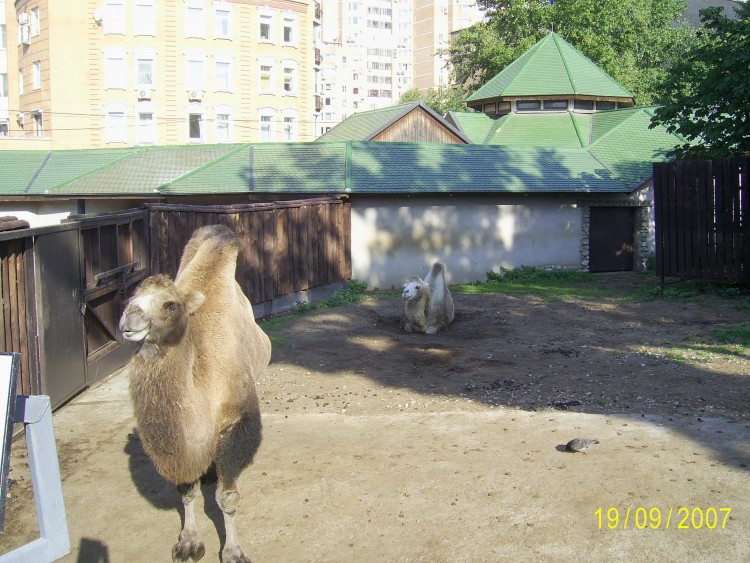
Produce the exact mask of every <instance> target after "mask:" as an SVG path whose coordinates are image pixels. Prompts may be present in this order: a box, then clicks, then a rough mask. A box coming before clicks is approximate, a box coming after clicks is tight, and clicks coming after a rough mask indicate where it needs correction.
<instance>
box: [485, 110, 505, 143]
mask: <svg viewBox="0 0 750 563" xmlns="http://www.w3.org/2000/svg"><path fill="white" fill-rule="evenodd" d="M509 115H510V114H509V113H506V114H505V115H501V116H500V117H498V118H497V119H496V120H495V122H494V123H493V124H492V126H491V127H490V130H489V131H487V135H486V136H485V137H484V139H483V140H482V145H486V144H487V143H489V142H490V140H491V139H492V138H493V137H494V136H495V135H497V132H498V131H499V130H500V129H501V128H502V127H503V126H504V125H505V124H506V123H507V122H508V120H509V119H510V118H509V117H508V116H509Z"/></svg>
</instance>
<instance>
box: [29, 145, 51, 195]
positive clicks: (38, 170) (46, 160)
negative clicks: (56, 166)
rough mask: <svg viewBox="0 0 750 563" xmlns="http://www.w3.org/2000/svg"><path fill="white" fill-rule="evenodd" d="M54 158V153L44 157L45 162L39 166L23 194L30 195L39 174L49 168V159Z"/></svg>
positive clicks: (48, 152)
mask: <svg viewBox="0 0 750 563" xmlns="http://www.w3.org/2000/svg"><path fill="white" fill-rule="evenodd" d="M50 158H52V151H47V156H45V157H44V160H43V161H42V163H41V164H40V165H39V168H37V170H36V172H34V175H33V176H32V177H31V180H29V183H28V184H26V187H25V188H24V190H23V193H25V194H27V193H29V190H30V189H31V186H33V185H34V182H36V179H37V178H38V177H39V174H41V173H42V170H44V168H45V167H46V166H47V163H48V162H49V159H50Z"/></svg>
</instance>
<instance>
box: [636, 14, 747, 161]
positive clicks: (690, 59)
mask: <svg viewBox="0 0 750 563" xmlns="http://www.w3.org/2000/svg"><path fill="white" fill-rule="evenodd" d="M700 14H701V21H702V22H703V28H702V33H701V34H700V37H699V38H698V40H697V42H696V43H695V44H694V45H693V46H692V47H691V48H690V49H688V50H687V51H686V52H685V53H684V54H683V56H682V57H680V59H679V60H677V61H675V63H674V64H673V65H672V66H671V67H670V68H669V70H668V72H667V76H666V79H665V83H664V91H665V92H667V95H665V97H664V99H662V100H661V105H660V107H659V108H657V110H656V113H655V115H654V117H653V119H652V120H651V126H652V127H655V126H656V125H658V124H662V125H665V126H666V127H667V130H668V131H670V132H671V133H676V134H678V135H681V136H682V137H684V138H685V139H686V141H687V142H686V143H684V144H682V145H680V146H679V147H677V148H676V149H675V151H674V153H673V155H672V156H682V157H691V156H709V157H721V156H728V155H732V154H741V153H750V5H748V4H745V5H744V6H742V7H741V8H740V9H738V10H737V15H738V17H739V19H736V20H734V19H730V18H728V17H726V16H725V15H724V11H723V9H722V8H706V9H704V10H701V12H700Z"/></svg>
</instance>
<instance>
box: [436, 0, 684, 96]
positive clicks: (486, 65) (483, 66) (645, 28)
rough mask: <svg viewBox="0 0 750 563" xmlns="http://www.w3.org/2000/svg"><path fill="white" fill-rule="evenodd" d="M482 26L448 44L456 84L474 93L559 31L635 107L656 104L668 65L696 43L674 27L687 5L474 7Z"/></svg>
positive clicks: (630, 2)
mask: <svg viewBox="0 0 750 563" xmlns="http://www.w3.org/2000/svg"><path fill="white" fill-rule="evenodd" d="M479 5H480V6H481V7H483V8H485V9H486V10H487V21H485V22H482V23H479V24H476V25H474V26H472V27H470V28H468V29H466V30H464V31H462V32H461V33H459V35H458V37H457V38H456V39H455V40H454V41H453V42H451V46H450V47H449V48H448V50H447V55H448V58H449V60H450V63H451V65H452V66H453V69H454V75H455V76H454V77H455V78H456V80H457V82H459V83H461V84H464V85H466V86H467V88H468V89H469V90H475V89H476V88H478V87H479V86H481V85H482V84H484V83H485V82H487V80H489V79H490V78H492V77H493V76H495V75H496V74H497V73H498V72H500V71H501V70H503V69H504V68H505V67H506V66H508V64H510V63H511V62H512V61H513V60H515V59H516V58H518V57H519V56H520V55H522V54H523V53H524V52H525V51H526V50H527V49H529V47H531V46H532V45H534V43H536V42H537V41H539V40H540V39H541V38H542V37H544V36H545V35H546V34H547V33H549V32H550V31H551V30H554V31H556V32H557V33H559V34H560V35H561V36H562V37H564V38H565V39H566V40H567V41H569V42H570V43H571V44H572V45H574V46H575V47H577V48H578V49H579V50H581V51H582V52H583V53H584V54H585V55H586V56H588V57H589V58H590V59H591V60H592V61H594V62H595V63H597V64H598V65H599V66H601V67H602V68H603V69H604V70H605V71H606V72H607V73H609V74H610V75H611V76H612V77H613V78H615V79H616V80H617V81H618V82H620V83H621V84H622V85H623V86H625V87H626V88H628V89H629V90H630V91H631V92H633V94H634V95H635V97H636V101H637V102H638V103H640V104H650V103H652V102H653V101H654V100H655V99H656V98H658V97H659V95H660V92H659V90H658V88H659V86H660V85H661V84H662V83H663V76H664V73H665V71H666V65H667V64H669V63H670V62H671V61H673V60H675V58H677V57H678V56H679V55H680V53H681V52H683V51H684V49H685V48H686V46H687V45H689V44H690V43H691V41H692V39H693V37H694V30H692V29H690V28H689V27H687V25H686V24H685V25H682V24H680V25H676V24H675V22H678V21H679V20H680V18H681V17H682V12H683V11H684V9H685V1H684V0H557V1H554V2H550V1H549V0H479Z"/></svg>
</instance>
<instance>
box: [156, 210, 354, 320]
mask: <svg viewBox="0 0 750 563" xmlns="http://www.w3.org/2000/svg"><path fill="white" fill-rule="evenodd" d="M350 205H351V204H350V203H348V202H347V201H343V200H341V199H338V198H332V197H324V198H314V199H304V200H294V201H275V202H269V203H250V204H243V205H219V206H206V207H201V206H193V205H189V206H188V205H166V204H149V205H147V208H148V210H149V224H150V238H151V272H152V273H159V272H160V273H164V274H168V275H170V276H172V277H174V275H175V274H176V273H177V269H178V268H179V263H180V253H181V250H182V248H183V247H184V246H185V244H186V243H187V241H188V239H189V238H190V236H191V235H192V234H193V231H194V230H195V229H197V228H199V227H202V226H204V225H214V224H222V225H227V226H228V227H229V228H230V229H232V230H233V231H234V232H236V233H237V234H238V235H239V236H240V238H241V239H242V240H243V243H244V244H243V251H242V252H241V254H240V256H239V258H238V264H237V281H238V282H239V283H240V286H241V287H242V289H243V291H244V292H245V294H246V295H247V296H248V298H249V299H250V302H251V303H253V305H255V304H258V303H262V302H265V301H270V300H272V299H274V298H277V297H282V296H286V295H291V294H294V293H297V292H301V291H305V290H308V289H311V288H314V287H320V286H324V285H327V284H330V283H334V282H339V281H342V280H346V279H351V276H352V257H351V244H350V239H351V234H350V233H351V209H350Z"/></svg>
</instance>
